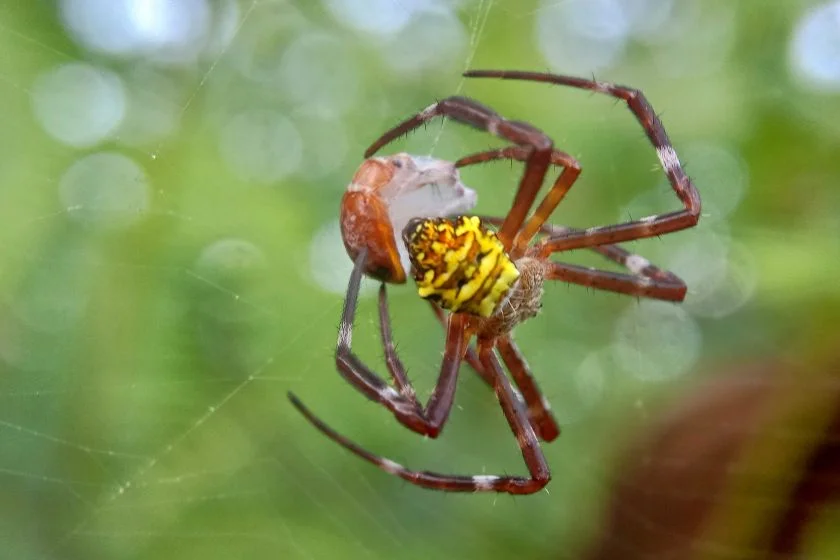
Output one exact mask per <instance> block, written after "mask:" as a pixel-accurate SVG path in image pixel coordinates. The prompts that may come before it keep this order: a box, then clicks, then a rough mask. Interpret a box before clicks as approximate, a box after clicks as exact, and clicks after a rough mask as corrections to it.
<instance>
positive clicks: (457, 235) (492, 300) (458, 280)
mask: <svg viewBox="0 0 840 560" xmlns="http://www.w3.org/2000/svg"><path fill="white" fill-rule="evenodd" d="M403 239H404V241H405V243H406V246H407V248H408V253H409V257H410V258H411V265H412V272H413V274H414V280H415V281H416V282H417V291H418V292H419V294H420V297H422V298H425V299H429V300H432V301H435V302H437V303H438V304H439V305H440V306H441V307H442V308H444V309H448V310H449V311H452V312H463V313H471V314H473V315H478V316H480V317H490V316H491V315H492V314H493V312H494V311H495V310H496V308H497V307H498V305H499V303H500V302H501V301H504V299H505V298H506V296H507V295H508V292H509V291H510V289H511V288H512V287H513V285H514V284H515V283H516V281H517V279H518V278H519V271H518V270H517V269H516V266H515V265H514V264H513V261H511V259H510V257H509V256H508V254H507V253H506V252H505V249H504V246H503V245H502V243H501V241H499V238H498V237H497V236H496V234H495V233H494V232H493V231H491V230H490V229H488V228H487V227H486V226H485V225H484V224H482V223H481V220H480V219H479V218H478V217H477V216H459V217H457V218H428V219H414V220H412V221H410V222H409V223H408V225H407V226H406V228H405V230H404V231H403Z"/></svg>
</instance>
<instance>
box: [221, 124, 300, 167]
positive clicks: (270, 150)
mask: <svg viewBox="0 0 840 560" xmlns="http://www.w3.org/2000/svg"><path fill="white" fill-rule="evenodd" d="M219 151H220V152H221V155H222V159H223V160H224V161H225V163H227V165H228V167H229V168H230V169H231V171H233V173H235V174H236V175H237V176H238V177H240V178H241V179H243V180H246V181H256V182H262V183H272V182H276V181H279V180H281V179H283V178H284V177H286V176H288V175H291V174H292V173H295V172H296V171H297V170H298V168H299V167H300V164H301V160H302V159H303V141H302V140H301V136H300V133H298V130H297V128H296V127H295V125H294V123H292V121H290V120H289V119H288V118H286V117H285V116H284V115H282V114H280V113H279V112H277V111H271V110H268V109H251V110H247V111H242V112H240V113H238V114H236V115H233V116H232V117H230V118H229V119H228V121H227V122H225V123H224V124H223V126H222V132H221V136H220V139H219Z"/></svg>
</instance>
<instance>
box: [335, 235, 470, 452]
mask: <svg viewBox="0 0 840 560" xmlns="http://www.w3.org/2000/svg"><path fill="white" fill-rule="evenodd" d="M367 256H368V251H367V249H366V248H365V249H363V250H362V251H360V252H359V254H358V255H357V257H356V262H355V265H354V267H353V272H352V273H351V274H350V282H349V285H348V287H347V297H346V298H345V300H344V310H343V312H342V315H341V322H340V324H339V329H338V343H337V345H336V352H335V362H336V366H337V369H338V371H339V373H340V374H341V376H342V377H343V378H344V379H345V380H346V381H347V382H348V383H350V384H351V385H352V386H353V387H355V388H356V389H358V390H359V391H360V392H361V393H362V394H364V395H365V396H366V397H368V398H369V399H370V400H373V401H376V402H378V403H380V404H382V405H383V406H385V407H386V408H387V409H388V410H390V411H391V412H392V413H393V414H394V416H395V417H396V419H397V420H398V421H399V422H400V424H402V425H404V426H405V427H407V428H408V429H410V430H412V431H414V432H417V433H419V434H422V435H427V436H429V437H437V435H438V434H439V433H440V430H441V429H442V428H443V425H444V424H445V423H446V420H447V418H448V417H449V412H450V410H451V409H452V403H453V400H454V398H455V386H456V382H457V380H458V369H459V368H460V365H461V359H462V357H463V355H464V351H465V348H466V344H467V340H466V330H467V329H466V319H465V318H464V317H461V316H454V317H452V318H450V320H449V324H448V326H447V334H446V347H445V350H444V355H443V360H442V362H441V366H440V375H439V377H438V380H437V383H436V385H435V388H434V390H433V391H432V396H431V397H430V398H429V401H428V404H427V405H426V407H425V408H421V406H420V403H419V402H418V401H417V398H416V395H415V391H414V388H413V386H412V385H411V383H410V382H409V381H408V377H407V375H406V374H405V369H404V368H403V367H402V363H401V362H400V360H399V357H398V356H397V354H396V349H395V347H394V344H393V340H392V338H391V330H390V319H389V317H388V307H387V296H386V294H385V291H384V289H383V290H380V299H379V315H380V320H381V321H382V323H381V325H380V328H381V334H382V340H383V344H384V347H385V357H386V363H387V364H388V369H389V371H390V373H391V376H392V378H393V379H394V382H395V384H396V385H397V387H398V388H399V391H398V390H396V389H394V388H393V387H391V386H390V385H389V384H387V383H386V382H385V381H383V380H382V379H381V378H380V377H379V376H377V375H376V374H375V373H374V372H373V371H371V370H370V369H369V368H368V367H367V366H365V364H364V363H362V361H361V360H360V359H359V358H358V356H356V355H355V354H354V353H353V350H352V336H353V321H354V319H355V315H356V305H357V302H358V297H359V288H360V285H361V279H362V276H364V273H365V266H366V264H367Z"/></svg>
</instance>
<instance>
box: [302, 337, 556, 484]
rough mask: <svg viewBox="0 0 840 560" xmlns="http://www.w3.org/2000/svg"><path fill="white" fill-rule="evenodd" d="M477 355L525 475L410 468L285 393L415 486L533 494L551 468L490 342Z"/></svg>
mask: <svg viewBox="0 0 840 560" xmlns="http://www.w3.org/2000/svg"><path fill="white" fill-rule="evenodd" d="M479 357H480V360H481V363H482V364H483V365H484V367H485V368H486V370H487V371H489V372H491V373H492V375H493V379H494V388H495V391H496V396H497V398H498V399H499V404H500V405H501V407H502V410H503V411H504V414H505V418H507V421H508V424H509V425H510V428H511V430H512V431H513V433H514V434H515V435H516V441H517V443H518V444H519V448H520V449H521V450H522V457H523V459H524V460H525V465H526V466H527V467H528V472H529V476H527V477H522V476H498V475H485V474H480V475H452V474H441V473H435V472H429V471H414V470H410V469H408V468H406V467H404V466H403V465H400V464H399V463H396V462H394V461H392V460H391V459H387V458H385V457H382V456H380V455H376V454H374V453H371V452H370V451H368V450H366V449H364V448H363V447H361V446H360V445H358V444H356V443H355V442H353V441H351V440H350V439H348V438H346V437H345V436H343V435H341V434H339V433H338V432H336V431H335V430H333V429H332V428H331V427H330V426H328V425H327V424H326V423H324V421H322V420H321V419H320V418H318V417H317V416H315V415H314V414H313V413H312V412H311V411H310V410H309V409H308V408H307V407H306V406H304V404H303V403H302V402H300V401H299V400H298V399H297V398H296V397H295V396H294V395H289V398H290V399H291V401H292V404H294V406H295V407H296V408H297V409H298V410H299V411H300V412H301V413H302V414H303V415H304V416H305V417H306V419H307V420H309V422H310V423H311V424H312V425H314V426H315V427H316V428H317V429H318V430H320V431H321V433H323V434H324V435H326V436H327V437H328V438H330V439H331V440H333V441H334V442H336V443H338V444H339V445H341V446H342V447H344V448H345V449H347V450H348V451H350V452H351V453H353V454H355V455H356V456H358V457H361V458H362V459H364V460H366V461H368V462H369V463H372V464H373V465H375V466H377V467H378V468H380V469H382V470H383V471H385V472H387V473H389V474H392V475H395V476H398V477H400V478H402V479H403V480H405V481H407V482H410V483H411V484H414V485H416V486H420V487H423V488H429V489H432V490H444V491H447V492H507V493H508V494H533V493H534V492H538V491H539V490H541V489H542V488H544V487H545V485H546V484H548V482H549V480H551V472H550V471H549V468H548V463H546V460H545V456H544V455H543V452H542V449H540V444H539V441H538V440H537V436H536V434H535V433H534V429H533V428H532V427H531V424H530V423H529V422H528V416H527V414H526V412H525V409H524V408H523V406H522V403H521V402H520V401H519V399H517V398H516V396H515V394H514V392H513V388H512V387H511V386H510V383H509V382H508V379H507V377H506V376H505V375H504V373H503V372H502V370H501V367H500V366H499V363H498V361H496V360H495V359H494V356H493V346H492V343H488V344H486V345H484V346H480V347H479Z"/></svg>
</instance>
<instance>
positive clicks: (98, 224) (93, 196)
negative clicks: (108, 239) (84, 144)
mask: <svg viewBox="0 0 840 560" xmlns="http://www.w3.org/2000/svg"><path fill="white" fill-rule="evenodd" d="M59 196H60V199H61V202H62V204H63V206H64V208H65V210H66V211H67V213H68V214H69V215H70V217H71V218H73V220H75V221H76V222H78V223H81V224H84V225H85V226H88V227H90V228H93V229H100V230H111V229H119V228H125V227H129V226H131V225H133V224H134V223H136V222H137V221H139V220H140V219H141V218H142V217H143V216H144V215H145V214H146V212H148V210H149V206H150V203H151V200H150V187H149V183H148V179H147V177H146V173H145V171H144V170H143V169H142V168H141V167H140V166H139V165H138V164H137V163H135V162H134V161H133V160H131V159H129V158H128V157H126V156H124V155H122V154H118V153H113V152H103V153H96V154H91V155H89V156H86V157H84V158H82V159H80V160H78V161H77V162H76V163H74V164H73V165H72V166H71V167H70V168H69V169H68V170H67V171H66V172H65V173H64V175H63V176H62V177H61V180H60V182H59Z"/></svg>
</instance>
